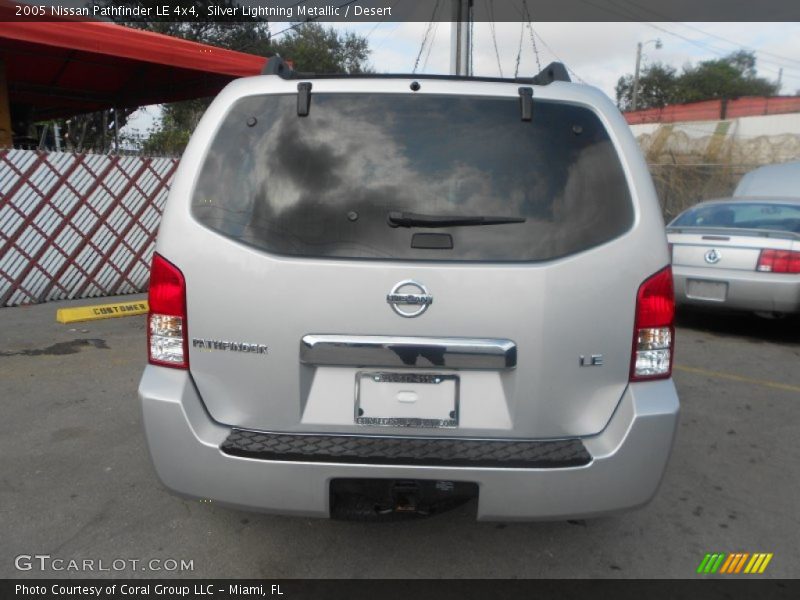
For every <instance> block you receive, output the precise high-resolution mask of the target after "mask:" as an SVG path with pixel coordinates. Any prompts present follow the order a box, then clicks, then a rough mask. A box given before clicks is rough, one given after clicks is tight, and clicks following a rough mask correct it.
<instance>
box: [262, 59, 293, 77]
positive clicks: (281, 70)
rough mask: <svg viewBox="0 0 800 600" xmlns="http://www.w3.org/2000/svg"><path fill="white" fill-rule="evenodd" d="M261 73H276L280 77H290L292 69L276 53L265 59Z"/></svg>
mask: <svg viewBox="0 0 800 600" xmlns="http://www.w3.org/2000/svg"><path fill="white" fill-rule="evenodd" d="M261 74H262V75H277V76H278V77H280V78H282V79H291V78H292V77H293V76H294V69H293V68H292V66H291V65H290V64H289V63H288V62H287V61H285V60H283V59H282V58H281V57H280V56H278V55H277V54H276V55H275V56H273V57H271V58H269V59H268V60H267V63H266V64H265V65H264V68H262V69H261Z"/></svg>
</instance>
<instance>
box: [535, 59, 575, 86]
mask: <svg viewBox="0 0 800 600" xmlns="http://www.w3.org/2000/svg"><path fill="white" fill-rule="evenodd" d="M554 81H572V79H570V78H569V73H568V72H567V67H565V66H564V63H560V62H551V63H550V64H549V65H547V66H546V67H545V68H544V69H542V70H541V71H539V74H538V75H536V76H534V78H533V83H534V84H535V85H550V84H551V83H553V82H554Z"/></svg>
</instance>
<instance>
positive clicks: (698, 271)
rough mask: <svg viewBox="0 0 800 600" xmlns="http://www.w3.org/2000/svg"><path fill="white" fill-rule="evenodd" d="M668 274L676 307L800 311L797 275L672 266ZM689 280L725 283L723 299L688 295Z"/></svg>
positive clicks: (799, 284) (799, 283)
mask: <svg viewBox="0 0 800 600" xmlns="http://www.w3.org/2000/svg"><path fill="white" fill-rule="evenodd" d="M672 275H673V278H674V281H675V300H676V302H677V303H678V304H687V305H693V306H705V307H709V308H714V307H717V308H720V309H729V310H746V311H753V312H759V311H763V312H780V313H797V312H800V275H787V274H781V273H760V272H756V271H733V270H728V269H713V268H705V267H683V266H673V267H672ZM690 279H699V280H704V281H718V282H723V283H727V285H728V293H727V296H726V298H725V300H706V299H703V298H693V297H691V296H689V295H688V294H687V281H688V280H690Z"/></svg>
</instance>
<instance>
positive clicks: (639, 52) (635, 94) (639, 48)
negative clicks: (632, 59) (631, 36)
mask: <svg viewBox="0 0 800 600" xmlns="http://www.w3.org/2000/svg"><path fill="white" fill-rule="evenodd" d="M641 64H642V42H639V43H638V44H636V69H634V71H633V101H632V102H631V110H632V111H635V110H636V107H637V106H638V105H639V67H640V66H641Z"/></svg>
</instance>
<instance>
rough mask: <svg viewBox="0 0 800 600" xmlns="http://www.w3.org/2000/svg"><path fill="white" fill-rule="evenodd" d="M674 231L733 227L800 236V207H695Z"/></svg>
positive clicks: (676, 222) (756, 204)
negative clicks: (683, 228)
mask: <svg viewBox="0 0 800 600" xmlns="http://www.w3.org/2000/svg"><path fill="white" fill-rule="evenodd" d="M670 226H671V227H734V228H737V229H765V230H770V231H790V232H794V233H800V206H794V205H791V204H777V203H763V202H736V203H733V202H732V203H722V204H705V205H700V206H696V207H694V208H692V209H690V210H687V211H686V212H685V213H683V214H682V215H680V216H679V217H678V218H676V219H675V220H674V221H673V222H672V223H671V224H670Z"/></svg>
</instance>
